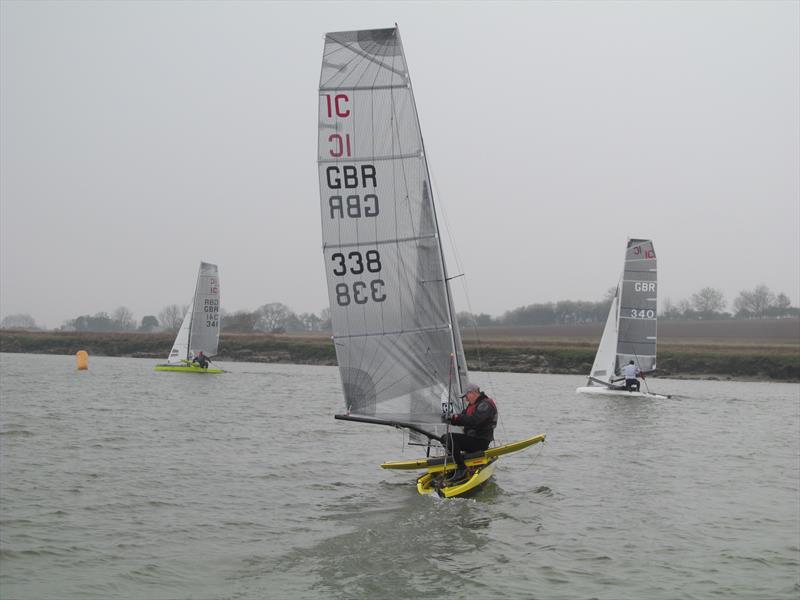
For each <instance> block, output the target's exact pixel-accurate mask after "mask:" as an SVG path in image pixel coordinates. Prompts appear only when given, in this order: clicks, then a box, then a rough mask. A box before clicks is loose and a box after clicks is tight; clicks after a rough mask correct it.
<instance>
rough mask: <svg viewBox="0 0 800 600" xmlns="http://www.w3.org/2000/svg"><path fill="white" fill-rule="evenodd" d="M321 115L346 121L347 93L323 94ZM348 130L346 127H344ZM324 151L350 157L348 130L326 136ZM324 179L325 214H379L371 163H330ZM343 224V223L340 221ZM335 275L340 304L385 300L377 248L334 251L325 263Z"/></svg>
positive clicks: (363, 216) (347, 217) (359, 216)
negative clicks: (326, 144)
mask: <svg viewBox="0 0 800 600" xmlns="http://www.w3.org/2000/svg"><path fill="white" fill-rule="evenodd" d="M323 102H324V107H325V109H324V111H325V112H324V114H325V113H326V114H327V118H328V119H336V120H339V121H340V122H342V121H343V122H344V123H345V124H346V122H347V121H348V120H349V119H350V118H351V117H352V110H351V109H350V97H349V95H348V94H346V93H336V94H325V95H323ZM344 129H345V130H346V129H348V128H347V127H345V128H344ZM327 143H328V148H327V153H328V155H329V156H330V157H331V158H335V159H342V160H343V161H346V160H347V159H348V158H351V157H352V155H353V154H352V152H353V141H352V139H351V137H350V134H349V133H341V132H336V133H331V134H329V135H328V136H327ZM324 181H325V184H326V186H327V189H328V194H327V195H328V207H327V208H328V210H327V211H326V212H327V216H328V218H330V219H331V220H334V221H336V220H338V221H342V222H346V221H352V220H353V219H374V218H376V217H378V215H379V214H380V200H379V198H378V193H377V192H378V178H377V172H376V169H375V165H374V164H370V163H361V164H358V165H354V164H346V163H344V162H343V163H341V164H333V165H328V166H327V167H325V176H324ZM343 224H344V225H346V223H343ZM327 268H328V269H330V271H331V273H332V274H333V275H334V276H335V277H336V278H341V279H342V280H341V282H339V283H336V287H335V290H334V291H335V298H336V303H337V304H338V305H339V306H350V305H351V304H362V305H363V304H367V303H368V302H384V301H385V300H386V293H385V290H384V288H385V282H384V280H383V279H382V278H381V277H380V273H381V269H382V264H381V254H380V251H379V250H378V249H377V248H375V249H372V250H353V251H347V252H335V253H333V254H332V255H331V257H330V264H328V265H327Z"/></svg>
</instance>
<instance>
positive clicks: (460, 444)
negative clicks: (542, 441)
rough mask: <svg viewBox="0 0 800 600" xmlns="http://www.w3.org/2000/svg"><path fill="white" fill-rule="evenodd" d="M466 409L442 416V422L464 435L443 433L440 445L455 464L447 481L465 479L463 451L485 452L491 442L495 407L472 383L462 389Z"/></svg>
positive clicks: (494, 422) (495, 419)
mask: <svg viewBox="0 0 800 600" xmlns="http://www.w3.org/2000/svg"><path fill="white" fill-rule="evenodd" d="M462 398H466V400H467V406H466V408H464V410H463V411H461V413H459V414H457V415H453V416H452V417H449V418H448V417H443V420H444V421H445V422H449V423H451V424H452V425H459V426H462V427H463V428H464V433H446V434H445V435H444V436H442V443H443V444H444V445H445V447H446V448H447V451H448V454H452V455H453V458H454V459H455V461H456V470H455V472H454V473H453V475H452V476H451V478H450V479H452V480H454V481H457V480H459V479H464V478H465V477H466V476H467V465H466V464H465V463H464V455H463V454H462V453H463V452H475V451H478V450H486V449H487V448H488V447H489V444H491V442H492V440H493V439H494V428H495V427H496V426H497V404H495V401H494V400H492V399H491V398H489V396H487V395H486V394H484V393H483V392H482V391H481V388H480V387H478V386H477V385H475V384H474V383H469V384H467V386H466V387H465V388H464V395H463V396H462Z"/></svg>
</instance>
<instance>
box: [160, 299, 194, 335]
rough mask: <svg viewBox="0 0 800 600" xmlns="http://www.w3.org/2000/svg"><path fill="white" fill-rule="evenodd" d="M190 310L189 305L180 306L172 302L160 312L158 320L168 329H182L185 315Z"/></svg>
mask: <svg viewBox="0 0 800 600" xmlns="http://www.w3.org/2000/svg"><path fill="white" fill-rule="evenodd" d="M187 310H189V306H188V305H183V306H178V305H177V304H170V305H169V306H165V307H164V309H163V310H162V311H161V312H160V313H158V322H159V323H161V326H162V327H163V328H164V329H166V330H167V331H177V330H178V329H180V326H181V323H182V322H183V316H184V315H185V314H186V311H187Z"/></svg>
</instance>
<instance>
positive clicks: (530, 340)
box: [0, 322, 800, 382]
mask: <svg viewBox="0 0 800 600" xmlns="http://www.w3.org/2000/svg"><path fill="white" fill-rule="evenodd" d="M795 326H796V325H795V324H794V323H792V322H787V323H784V324H783V326H782V328H781V329H780V330H779V331H781V332H783V333H781V334H780V335H778V334H773V335H768V336H766V337H751V338H750V339H747V338H745V339H739V338H735V337H733V336H731V335H728V337H727V338H719V337H714V336H708V337H705V338H703V337H699V336H698V335H697V333H698V329H697V326H695V327H694V328H693V329H692V330H691V331H692V333H693V334H695V335H694V337H689V338H676V337H673V338H670V337H669V336H666V339H664V336H662V339H664V341H663V342H659V355H658V375H659V376H661V377H671V378H684V379H736V380H758V381H787V382H800V342H799V341H798V340H797V338H793V337H792V333H793V332H792V330H791V329H789V330H787V329H786V327H790V328H791V327H795ZM663 328H664V327H663V326H662V329H663ZM594 329H596V327H594V326H578V329H577V330H576V329H575V328H574V327H573V328H563V327H562V328H538V329H536V328H524V329H514V330H492V329H486V330H477V333H478V335H476V334H475V332H474V331H473V332H465V335H464V350H465V353H466V356H467V364H468V367H469V368H470V369H472V370H482V371H507V372H518V373H554V374H575V375H585V374H587V373H588V372H589V369H590V368H591V366H592V362H593V360H594V355H595V352H596V350H597V342H598V340H599V331H598V332H595V331H594ZM667 329H668V328H667ZM732 329H735V327H734V328H731V327H728V328H727V330H726V331H728V332H729V333H730V331H731V330H732ZM759 331H763V328H762V329H761V330H759ZM787 331H788V335H785V334H786V333H787ZM173 340H174V334H172V333H94V332H91V333H90V332H46V331H44V332H28V331H24V332H20V331H0V352H15V353H31V354H67V355H71V354H75V353H76V352H77V351H78V350H86V351H87V352H88V353H89V355H90V356H129V357H133V358H149V359H153V360H154V361H155V360H164V359H165V357H166V356H167V354H168V353H169V350H170V348H171V347H172V343H173ZM216 359H217V360H218V361H222V362H224V361H247V362H266V363H293V364H312V365H335V364H336V354H335V351H334V346H333V343H332V341H331V339H330V336H329V335H326V334H324V333H321V332H308V333H299V334H232V333H224V334H222V336H221V338H220V353H219V355H218V356H217V357H216Z"/></svg>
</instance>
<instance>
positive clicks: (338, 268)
mask: <svg viewBox="0 0 800 600" xmlns="http://www.w3.org/2000/svg"><path fill="white" fill-rule="evenodd" d="M331 261H333V263H334V265H335V266H334V269H333V274H334V275H336V276H337V277H344V276H345V275H347V273H348V272H350V273H352V274H353V275H361V274H362V273H364V272H365V271H366V272H369V273H379V272H380V270H381V254H380V252H378V251H377V250H367V251H366V252H365V253H364V254H362V253H361V252H356V251H354V252H348V253H347V255H345V254H344V253H342V252H336V253H334V254H332V255H331ZM384 285H385V284H384V281H383V279H372V280H371V281H354V282H353V283H352V284H347V283H337V284H336V288H335V292H336V303H337V304H338V305H339V306H349V305H350V304H351V303H353V302H355V303H356V304H366V303H367V302H369V301H370V300H372V301H373V302H383V301H384V300H386V294H385V293H384V292H383V288H384Z"/></svg>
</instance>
